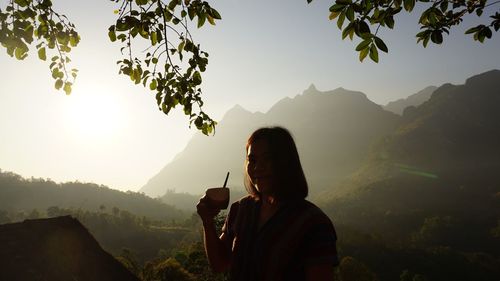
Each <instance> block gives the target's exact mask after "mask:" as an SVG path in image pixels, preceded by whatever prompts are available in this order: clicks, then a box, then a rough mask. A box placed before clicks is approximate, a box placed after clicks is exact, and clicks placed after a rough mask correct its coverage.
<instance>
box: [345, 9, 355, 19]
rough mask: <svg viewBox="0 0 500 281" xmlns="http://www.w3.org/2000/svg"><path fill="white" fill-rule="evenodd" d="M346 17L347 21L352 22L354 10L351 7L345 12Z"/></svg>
mask: <svg viewBox="0 0 500 281" xmlns="http://www.w3.org/2000/svg"><path fill="white" fill-rule="evenodd" d="M346 16H347V19H348V20H349V21H354V9H353V8H352V6H349V8H347V11H346Z"/></svg>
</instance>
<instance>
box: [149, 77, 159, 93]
mask: <svg viewBox="0 0 500 281" xmlns="http://www.w3.org/2000/svg"><path fill="white" fill-rule="evenodd" d="M157 87H158V84H157V82H156V79H153V80H151V83H149V89H150V90H151V91H154V90H156V88H157Z"/></svg>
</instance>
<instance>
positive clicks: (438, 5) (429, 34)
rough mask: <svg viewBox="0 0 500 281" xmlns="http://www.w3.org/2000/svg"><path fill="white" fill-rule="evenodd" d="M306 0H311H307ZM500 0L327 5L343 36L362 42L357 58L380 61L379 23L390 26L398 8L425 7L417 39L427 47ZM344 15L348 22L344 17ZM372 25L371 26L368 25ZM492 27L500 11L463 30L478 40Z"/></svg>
mask: <svg viewBox="0 0 500 281" xmlns="http://www.w3.org/2000/svg"><path fill="white" fill-rule="evenodd" d="M307 2H308V3H310V2H312V0H307ZM497 3H500V2H499V1H493V2H492V1H488V0H456V1H455V0H453V1H449V0H435V1H430V0H355V1H353V0H335V4H333V5H332V6H331V7H330V16H329V18H330V20H335V19H336V20H337V27H338V28H339V29H340V30H342V39H345V38H347V37H349V38H350V39H351V40H353V37H354V35H356V37H358V38H359V39H360V40H361V42H360V43H359V44H358V45H357V46H356V51H357V52H359V60H360V61H363V60H364V59H365V58H366V57H367V56H368V55H369V56H370V58H371V59H372V60H373V61H374V62H378V61H379V55H378V50H380V51H382V52H386V53H387V52H388V48H387V46H386V44H385V43H384V41H383V40H382V39H381V38H380V37H378V36H377V35H378V32H379V29H380V27H383V28H389V29H393V28H394V25H395V20H394V18H395V17H396V16H397V15H398V14H399V13H401V12H407V13H411V12H412V11H413V9H414V8H415V7H416V5H417V4H421V5H422V6H425V7H426V9H425V10H424V11H423V12H422V14H421V15H420V18H419V21H418V24H419V26H420V29H421V30H422V31H420V32H419V33H417V34H416V37H417V43H420V42H421V43H422V45H423V46H424V47H427V45H428V43H429V41H431V42H432V43H435V44H441V43H442V42H443V34H445V33H446V34H449V33H450V29H451V28H452V27H454V26H457V25H460V24H461V23H462V21H463V18H464V17H465V16H466V15H469V14H476V15H477V16H479V17H481V16H482V15H483V12H484V11H485V9H486V8H487V7H489V6H492V5H494V4H497ZM346 19H347V22H346V21H345V20H346ZM345 23H346V24H345ZM371 27H372V28H371ZM492 29H493V30H495V31H498V29H500V13H498V12H495V13H493V12H492V14H491V15H490V20H489V22H488V23H485V24H479V25H477V26H473V27H471V28H469V29H468V30H467V31H465V34H472V36H473V39H474V40H476V41H479V42H481V43H483V42H484V40H485V39H486V38H487V39H490V38H491V37H492Z"/></svg>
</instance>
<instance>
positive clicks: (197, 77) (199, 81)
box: [193, 71, 201, 85]
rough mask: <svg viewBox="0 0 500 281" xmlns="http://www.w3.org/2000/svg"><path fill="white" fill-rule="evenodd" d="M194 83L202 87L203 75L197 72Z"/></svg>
mask: <svg viewBox="0 0 500 281" xmlns="http://www.w3.org/2000/svg"><path fill="white" fill-rule="evenodd" d="M193 83H194V84H195V85H200V84H201V75H200V72H198V71H195V72H194V74H193Z"/></svg>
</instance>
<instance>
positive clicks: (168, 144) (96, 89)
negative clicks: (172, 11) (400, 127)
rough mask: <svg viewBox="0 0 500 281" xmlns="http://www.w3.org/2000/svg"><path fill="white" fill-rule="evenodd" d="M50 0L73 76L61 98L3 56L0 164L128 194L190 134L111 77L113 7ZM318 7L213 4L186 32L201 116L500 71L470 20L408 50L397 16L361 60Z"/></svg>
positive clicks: (408, 20) (406, 30) (279, 1)
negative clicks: (307, 95)
mask: <svg viewBox="0 0 500 281" xmlns="http://www.w3.org/2000/svg"><path fill="white" fill-rule="evenodd" d="M6 2H7V1H5V0H2V1H0V3H1V5H0V6H2V7H3V6H5V3H6ZM54 4H55V5H56V7H60V8H61V10H62V12H63V13H65V14H67V15H68V16H69V18H70V19H71V20H72V21H73V22H74V23H75V24H76V26H77V28H78V30H79V32H80V35H81V37H82V42H81V44H80V46H79V47H78V48H76V49H74V50H73V52H72V53H71V54H70V56H71V58H72V60H73V64H72V66H74V67H76V68H78V69H79V70H80V72H79V76H78V79H77V82H76V84H75V86H74V90H73V93H72V95H71V96H69V97H68V96H65V95H64V93H63V92H57V91H56V90H55V89H54V88H53V84H52V80H51V79H50V73H49V71H48V66H47V65H46V63H45V62H41V61H39V60H38V58H37V57H36V53H31V55H30V57H29V58H27V59H26V60H25V61H22V62H19V61H16V60H14V59H12V58H10V57H9V56H8V55H7V54H5V51H3V53H2V54H1V55H0V64H1V68H0V77H1V83H0V131H1V132H2V133H1V134H0V168H1V169H2V170H4V171H12V172H15V173H18V174H20V175H22V176H24V177H31V176H33V177H41V178H51V179H52V180H55V181H75V180H78V181H82V182H95V183H98V184H104V185H107V186H109V187H111V188H115V189H120V190H134V191H137V190H139V189H140V188H141V187H142V186H143V185H145V184H146V182H147V181H148V180H149V179H150V178H151V177H153V176H154V175H155V174H157V173H158V172H159V171H160V170H161V169H162V168H163V167H164V166H165V165H166V164H167V163H169V162H170V161H171V160H172V159H173V157H174V156H175V155H176V154H177V153H179V152H181V151H182V149H183V148H184V147H185V146H186V143H187V141H189V140H190V139H191V137H192V136H193V134H194V133H195V130H194V129H192V130H190V129H189V128H188V123H187V118H186V117H184V116H183V114H181V113H179V112H177V111H176V112H175V113H174V114H172V115H171V116H168V117H167V116H165V115H164V114H163V113H161V112H159V111H158V110H157V109H156V104H155V100H154V96H153V95H152V93H150V92H149V91H148V90H147V89H145V88H142V86H134V85H133V84H132V83H130V81H129V79H127V78H126V77H120V76H118V74H117V73H118V69H117V66H116V64H115V62H116V60H118V59H119V55H120V53H119V46H118V45H117V44H113V43H111V42H109V40H108V37H107V28H108V26H109V25H111V24H112V23H113V22H114V14H113V10H114V9H115V7H114V6H113V4H114V3H112V2H111V1H103V0H100V1H97V0H93V1H75V0H73V1H62V0H61V1H54ZM329 6H330V2H324V1H319V0H316V1H313V3H311V4H310V5H307V4H306V1H305V0H303V1H293V2H292V1H286V0H276V1H275V0H272V1H269V0H268V1H261V0H258V1H237V0H221V1H217V2H216V3H214V7H216V8H217V9H218V10H219V12H220V13H221V15H222V17H223V20H222V21H221V22H220V23H218V24H217V26H215V27H211V26H206V27H204V28H202V29H201V30H197V31H195V32H194V34H193V35H194V37H195V38H197V41H198V43H200V44H201V45H202V46H204V48H205V49H206V50H207V51H208V52H209V53H210V61H209V65H208V70H207V73H206V74H205V76H204V84H203V90H204V94H205V96H204V98H205V102H206V108H205V110H206V112H208V113H210V114H211V115H212V116H213V117H215V118H216V119H220V118H221V117H222V116H223V115H224V113H225V112H226V111H228V110H229V109H230V108H232V107H233V106H234V105H235V104H239V105H241V106H243V107H244V108H245V109H247V110H250V111H261V112H265V111H267V110H268V109H269V107H270V106H271V105H273V104H274V103H276V102H277V101H278V100H280V99H282V98H284V97H286V96H289V97H293V96H295V95H297V94H300V93H302V91H303V90H305V89H307V88H308V87H309V85H310V84H311V83H314V84H315V85H316V87H317V88H318V89H319V90H322V91H327V90H332V89H335V88H338V87H343V88H345V89H349V90H355V91H361V92H363V93H365V94H366V95H367V97H368V98H369V99H370V100H372V101H374V102H376V103H379V104H386V103H388V102H389V101H393V100H396V99H398V98H402V97H406V96H409V95H410V94H413V93H416V92H418V91H419V90H421V89H423V88H425V87H427V86H429V85H435V86H440V85H441V84H443V83H448V82H450V83H455V84H462V83H464V81H465V79H466V78H468V77H470V76H472V75H474V74H478V73H481V72H484V71H488V70H491V69H495V68H499V66H500V57H499V56H498V47H499V46H500V39H499V36H494V38H493V39H492V40H488V41H487V42H486V43H485V44H480V43H477V42H474V41H473V40H471V38H470V37H468V36H465V35H464V34H463V33H464V30H465V29H466V28H467V27H468V26H470V25H472V24H473V23H475V21H476V20H477V18H475V17H472V18H470V19H469V22H465V24H464V25H463V26H461V27H459V28H455V29H454V30H453V31H452V34H451V35H450V36H447V37H445V42H444V44H443V45H442V46H434V45H431V46H429V47H428V48H427V49H424V48H422V47H421V46H419V45H417V44H416V40H415V37H414V34H416V33H417V32H418V27H417V25H416V22H417V18H416V17H417V16H416V15H418V11H416V12H415V13H414V16H413V17H399V18H397V21H396V27H395V30H393V31H390V32H389V31H382V33H380V36H381V37H382V38H384V40H385V41H386V43H387V45H388V46H389V54H388V55H385V54H384V55H381V62H380V63H378V64H374V63H372V62H370V61H365V63H360V62H359V61H358V59H357V53H356V52H355V51H354V48H355V46H356V43H352V42H350V41H342V40H341V35H340V32H339V30H338V29H337V28H336V26H335V24H334V22H330V21H329V20H328V7H329ZM485 14H486V12H485ZM242 160H243V159H242ZM214 161H216V159H214ZM180 191H182V190H180Z"/></svg>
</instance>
